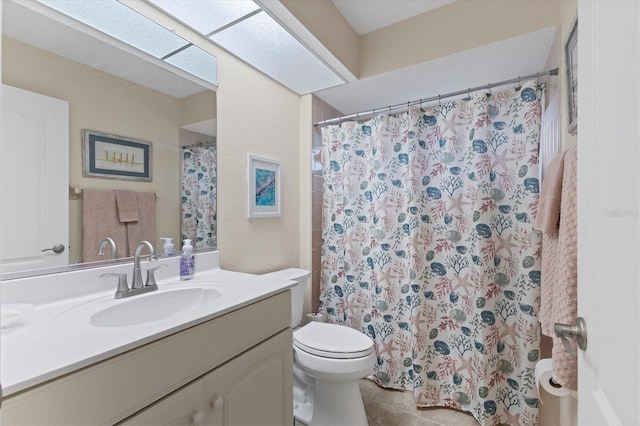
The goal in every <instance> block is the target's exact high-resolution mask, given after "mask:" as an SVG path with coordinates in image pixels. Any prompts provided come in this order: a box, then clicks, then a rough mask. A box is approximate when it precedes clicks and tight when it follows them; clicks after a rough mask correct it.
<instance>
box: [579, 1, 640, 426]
mask: <svg viewBox="0 0 640 426" xmlns="http://www.w3.org/2000/svg"><path fill="white" fill-rule="evenodd" d="M639 29H640V2H638V1H636V0H607V1H602V0H580V1H579V2H578V85H579V86H578V117H579V119H578V314H579V315H580V316H582V317H584V319H585V322H586V328H587V339H588V341H587V349H586V351H580V352H579V355H578V373H579V374H578V381H579V384H578V386H579V389H578V392H579V395H578V424H579V425H596V424H597V425H617V424H624V425H638V424H640V274H639V271H640V257H639V255H640V250H639V241H640V238H639V235H638V233H639V231H640V228H639V226H638V221H639V210H638V208H639V203H638V200H639V193H640V182H639V177H640V174H639V170H638V169H639V167H640V156H639V154H640V149H639V147H640V127H639V126H640V104H639V100H640V66H639V61H640V40H639V36H640V30H639Z"/></svg>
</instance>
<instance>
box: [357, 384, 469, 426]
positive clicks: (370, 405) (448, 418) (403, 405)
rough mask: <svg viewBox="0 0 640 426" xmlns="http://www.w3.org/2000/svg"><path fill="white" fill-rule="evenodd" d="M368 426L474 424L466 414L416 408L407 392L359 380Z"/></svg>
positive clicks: (451, 425) (462, 425) (457, 425)
mask: <svg viewBox="0 0 640 426" xmlns="http://www.w3.org/2000/svg"><path fill="white" fill-rule="evenodd" d="M359 384H360V392H361V393H362V400H363V401H364V408H365V411H366V412H367V420H368V421H369V426H478V422H477V421H476V419H474V418H473V416H471V415H470V414H467V413H464V412H461V411H456V410H452V409H450V408H416V406H415V405H414V403H413V395H412V394H411V393H410V392H403V391H397V390H390V389H383V388H381V387H379V386H378V385H376V384H375V383H373V382H372V381H371V380H368V379H362V380H360V383H359Z"/></svg>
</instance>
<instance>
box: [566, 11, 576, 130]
mask: <svg viewBox="0 0 640 426" xmlns="http://www.w3.org/2000/svg"><path fill="white" fill-rule="evenodd" d="M564 54H565V67H566V70H567V117H568V131H569V133H571V134H572V135H575V134H576V133H577V132H578V19H577V18H576V19H574V20H573V24H572V25H571V30H570V31H569V36H568V37H567V41H566V42H565V44H564Z"/></svg>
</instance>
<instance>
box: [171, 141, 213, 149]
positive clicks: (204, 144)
mask: <svg viewBox="0 0 640 426" xmlns="http://www.w3.org/2000/svg"><path fill="white" fill-rule="evenodd" d="M197 146H216V143H215V142H198V143H192V144H191V145H182V146H181V147H180V148H182V149H189V148H195V147H197Z"/></svg>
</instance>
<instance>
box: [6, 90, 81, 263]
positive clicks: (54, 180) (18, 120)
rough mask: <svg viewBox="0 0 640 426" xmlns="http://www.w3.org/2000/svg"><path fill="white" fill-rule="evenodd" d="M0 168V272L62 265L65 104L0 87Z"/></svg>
mask: <svg viewBox="0 0 640 426" xmlns="http://www.w3.org/2000/svg"><path fill="white" fill-rule="evenodd" d="M0 172H1V173H2V175H1V176H0V182H1V183H2V188H1V189H0V227H1V229H0V235H2V238H1V239H0V244H1V247H0V253H2V259H0V266H1V269H0V270H1V271H2V272H3V273H5V272H14V271H24V270H29V269H40V268H47V267H52V266H58V265H66V264H67V263H68V257H69V256H68V253H69V250H68V245H69V193H68V185H69V104H68V102H66V101H62V100H60V99H55V98H50V97H48V96H43V95H40V94H38V93H33V92H29V91H26V90H22V89H17V88H15V87H11V86H7V85H4V84H3V85H2V139H1V145H0ZM56 245H58V247H56V250H55V251H54V250H47V251H42V250H45V249H53V248H54V246H56ZM60 248H63V251H62V252H60Z"/></svg>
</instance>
